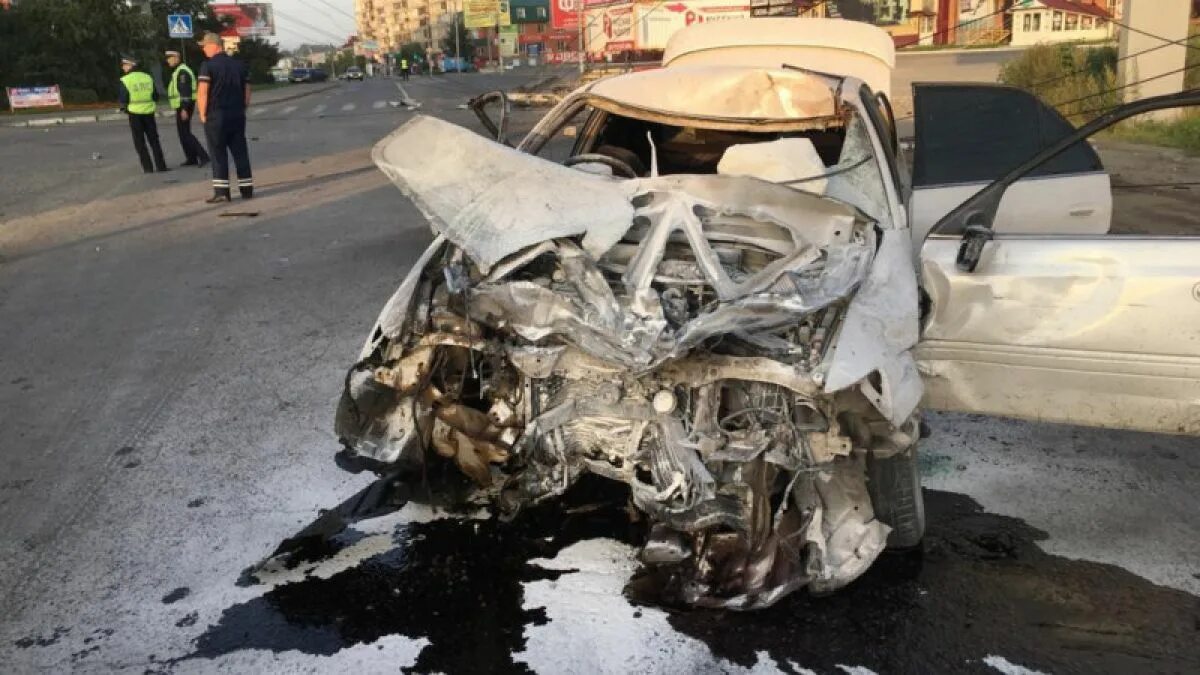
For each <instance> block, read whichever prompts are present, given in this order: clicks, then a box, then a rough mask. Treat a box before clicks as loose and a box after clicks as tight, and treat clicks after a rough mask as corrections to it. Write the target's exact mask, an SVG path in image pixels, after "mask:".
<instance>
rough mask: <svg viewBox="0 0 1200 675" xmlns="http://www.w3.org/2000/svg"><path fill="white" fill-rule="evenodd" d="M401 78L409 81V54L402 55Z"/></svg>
mask: <svg viewBox="0 0 1200 675" xmlns="http://www.w3.org/2000/svg"><path fill="white" fill-rule="evenodd" d="M400 79H402V80H404V81H405V82H407V81H408V57H407V56H401V57H400Z"/></svg>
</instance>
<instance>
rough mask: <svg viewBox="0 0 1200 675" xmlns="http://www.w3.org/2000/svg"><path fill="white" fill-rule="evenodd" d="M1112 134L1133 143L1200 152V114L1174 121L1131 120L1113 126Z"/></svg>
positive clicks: (1193, 152) (1194, 152) (1192, 152)
mask: <svg viewBox="0 0 1200 675" xmlns="http://www.w3.org/2000/svg"><path fill="white" fill-rule="evenodd" d="M1112 135H1113V136H1114V137H1116V138H1119V139H1121V140H1124V141H1130V142H1132V143H1146V144H1148V145H1161V146H1165V147H1169V148H1180V149H1182V150H1185V151H1187V152H1189V153H1191V154H1200V116H1196V115H1192V116H1189V117H1184V118H1183V119H1180V120H1177V121H1173V122H1156V121H1153V120H1129V121H1126V122H1123V123H1121V124H1118V125H1117V126H1115V127H1113V130H1112Z"/></svg>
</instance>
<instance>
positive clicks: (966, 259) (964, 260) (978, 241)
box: [954, 224, 995, 272]
mask: <svg viewBox="0 0 1200 675" xmlns="http://www.w3.org/2000/svg"><path fill="white" fill-rule="evenodd" d="M993 237H995V233H994V232H992V228H990V227H988V226H986V225H979V224H974V225H968V226H967V228H966V229H965V230H964V231H963V235H962V243H960V244H959V245H958V256H957V257H956V258H955V261H954V262H955V264H957V265H958V269H960V270H962V271H964V272H974V271H975V268H976V267H978V266H979V259H980V258H982V257H983V248H984V247H985V246H987V243H988V242H989V241H991V240H992V238H993Z"/></svg>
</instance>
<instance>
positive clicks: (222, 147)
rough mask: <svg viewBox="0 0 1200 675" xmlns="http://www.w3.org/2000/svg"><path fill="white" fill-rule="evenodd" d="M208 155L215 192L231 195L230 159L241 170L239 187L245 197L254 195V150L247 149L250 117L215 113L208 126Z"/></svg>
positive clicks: (238, 174)
mask: <svg viewBox="0 0 1200 675" xmlns="http://www.w3.org/2000/svg"><path fill="white" fill-rule="evenodd" d="M204 136H205V138H207V139H208V152H209V154H210V155H212V175H213V191H214V192H217V193H220V194H226V195H227V194H229V155H233V165H234V167H236V168H237V177H238V180H237V185H238V188H240V189H241V191H242V193H243V194H246V193H247V192H249V191H252V190H253V188H254V179H253V178H252V177H251V175H250V149H249V148H248V147H246V116H245V115H228V114H222V113H219V112H215V113H211V114H209V116H208V121H207V122H205V123H204Z"/></svg>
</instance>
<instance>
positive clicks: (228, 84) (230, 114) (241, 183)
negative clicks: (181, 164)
mask: <svg viewBox="0 0 1200 675" xmlns="http://www.w3.org/2000/svg"><path fill="white" fill-rule="evenodd" d="M200 46H201V47H203V48H204V55H205V56H207V57H208V60H207V61H205V62H204V64H203V65H201V66H200V77H199V78H197V79H198V80H199V81H200V87H199V89H198V90H197V91H196V104H197V105H196V112H197V114H199V115H200V121H201V122H203V123H204V136H205V138H207V139H208V152H209V154H210V155H212V175H213V196H212V197H210V198H209V199H208V200H206V201H207V202H208V203H209V204H216V203H217V202H227V201H229V199H230V196H229V187H230V186H229V155H233V165H234V166H235V167H236V168H237V186H238V190H239V191H240V192H241V193H242V198H243V199H250V198H251V197H253V196H254V179H253V178H252V177H251V175H250V150H249V148H248V147H246V108H247V107H248V106H249V105H250V82H249V74H248V73H247V72H246V66H245V65H243V64H242V62H241V61H237V60H234V59H233V58H232V57H230V56H229V55H228V54H226V53H225V52H224V51H223V50H222V49H221V39H220V37H218V36H217V34H216V33H205V34H204V37H203V38H201V40H200Z"/></svg>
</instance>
